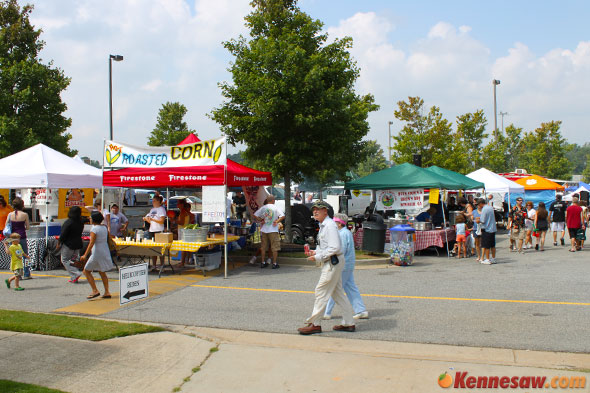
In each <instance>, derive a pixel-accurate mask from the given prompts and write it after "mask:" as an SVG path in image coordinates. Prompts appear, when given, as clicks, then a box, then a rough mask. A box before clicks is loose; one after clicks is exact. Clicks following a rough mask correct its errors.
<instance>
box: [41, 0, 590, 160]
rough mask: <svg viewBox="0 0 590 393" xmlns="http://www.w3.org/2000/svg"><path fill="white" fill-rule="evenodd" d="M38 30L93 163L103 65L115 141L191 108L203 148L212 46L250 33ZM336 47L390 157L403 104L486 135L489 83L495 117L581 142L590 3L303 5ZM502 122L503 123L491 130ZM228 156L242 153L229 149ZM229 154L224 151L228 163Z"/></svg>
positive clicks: (50, 23) (191, 6) (79, 26)
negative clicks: (169, 111) (163, 113)
mask: <svg viewBox="0 0 590 393" xmlns="http://www.w3.org/2000/svg"><path fill="white" fill-rule="evenodd" d="M33 4H35V10H34V11H33V15H32V20H33V23H35V24H36V25H37V26H38V27H41V28H43V30H44V33H43V35H42V38H43V39H44V40H45V41H46V42H47V46H46V48H45V50H44V52H43V58H44V59H46V60H49V59H52V60H53V61H54V64H55V65H56V66H58V67H60V68H62V69H63V70H64V72H65V73H66V75H68V76H70V77H71V78H72V84H71V86H70V87H69V88H68V90H67V91H66V92H65V93H64V95H63V98H64V100H65V101H66V103H67V104H68V108H69V109H68V115H69V116H70V117H71V118H72V127H71V129H70V132H71V133H72V135H73V137H74V138H73V141H72V145H73V147H74V148H76V149H78V150H79V151H80V153H81V154H83V155H89V156H91V157H93V158H98V157H100V150H101V146H102V138H104V137H107V135H108V67H107V65H108V62H107V59H108V55H109V54H110V53H112V54H122V55H124V56H125V60H124V61H123V62H120V63H116V64H114V65H113V96H114V98H113V102H114V111H113V112H114V128H115V139H117V140H120V141H122V142H128V143H129V142H132V143H135V144H140V145H141V144H145V143H146V142H147V136H148V134H149V132H150V131H151V130H152V129H153V127H154V125H155V122H156V116H157V113H158V109H159V108H160V106H161V105H162V103H164V102H166V101H179V102H181V103H183V104H184V105H186V106H187V108H188V114H187V116H186V121H187V122H188V124H189V126H190V127H191V128H193V129H196V130H197V132H198V133H199V136H201V137H202V138H214V137H217V136H219V128H218V127H217V125H216V124H215V123H214V122H213V121H211V120H210V119H208V118H207V117H206V114H207V113H209V112H210V111H211V109H213V108H214V107H217V106H219V105H220V104H221V102H222V99H221V96H220V93H219V89H218V87H217V83H218V82H220V81H223V80H227V79H228V78H229V77H230V76H229V74H228V73H227V71H226V68H227V65H228V61H229V60H230V57H229V55H228V54H227V53H226V51H225V50H224V49H223V48H222V46H221V44H220V43H221V42H222V41H224V40H227V39H230V38H232V37H237V36H238V35H239V34H245V33H247V32H246V31H245V28H244V26H243V17H244V16H245V15H246V14H247V13H248V12H249V11H250V8H249V5H248V1H245V0H216V1H211V0H191V1H190V3H189V2H187V1H186V0H150V1H139V2H138V1H134V0H104V1H94V0H52V1H50V2H49V1H41V0H34V1H33ZM299 5H300V7H301V8H302V9H303V10H304V11H305V12H308V13H309V14H310V15H311V16H312V17H314V18H318V19H320V20H322V21H323V22H324V23H325V29H326V31H327V32H328V33H329V35H330V36H331V37H341V36H344V35H347V36H352V37H353V39H354V42H355V45H354V47H353V49H352V54H353V56H354V57H355V59H356V61H357V63H358V65H359V66H360V68H361V76H360V78H359V80H358V83H357V90H358V92H359V94H367V93H371V94H374V96H375V99H376V102H377V103H378V104H379V105H380V106H381V109H380V110H379V111H378V112H375V113H372V114H371V115H370V118H369V123H370V126H371V131H370V132H369V135H368V136H367V139H375V140H377V141H378V142H379V143H380V144H381V145H382V146H384V147H386V146H387V142H388V140H387V122H388V121H389V120H393V121H394V125H393V127H392V131H393V134H394V135H395V133H396V132H397V131H398V130H399V129H400V128H401V127H402V124H401V123H399V122H397V120H395V119H394V117H393V111H394V110H395V108H396V103H397V102H398V101H400V100H404V99H406V98H407V97H408V96H409V95H417V96H420V97H422V98H423V99H424V100H425V102H426V105H427V106H432V105H437V106H439V107H440V108H441V111H442V112H443V114H444V115H445V117H446V118H448V119H449V120H451V121H454V120H455V117H456V116H458V115H460V114H463V113H466V112H471V111H475V110H477V109H483V110H484V112H485V114H486V116H487V118H488V131H491V129H492V128H493V101H492V85H491V81H492V79H494V78H496V79H500V80H501V81H502V83H501V85H500V86H498V111H504V112H508V113H509V115H508V116H507V117H506V118H505V124H510V123H512V122H513V123H515V125H517V126H519V127H523V128H524V130H525V131H531V130H534V129H535V128H536V127H538V126H539V125H540V124H541V122H546V121H550V120H562V121H563V125H562V133H563V135H564V136H565V137H566V138H567V139H568V140H570V141H571V142H576V143H584V142H586V141H588V135H589V134H590V132H589V131H590V129H589V126H588V115H587V105H588V102H590V37H589V31H590V29H588V28H587V26H588V16H589V15H590V12H589V11H590V2H583V1H565V2H549V1H537V2H534V1H512V2H507V1H494V2H476V1H419V2H416V1H382V0H379V1H378V0H366V1H362V2H360V1H352V0H344V1H337V0H302V1H301V2H300V3H299ZM499 120H500V119H498V121H499ZM234 150H237V149H234ZM230 152H231V149H230Z"/></svg>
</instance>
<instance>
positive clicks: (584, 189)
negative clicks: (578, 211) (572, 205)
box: [563, 186, 590, 202]
mask: <svg viewBox="0 0 590 393" xmlns="http://www.w3.org/2000/svg"><path fill="white" fill-rule="evenodd" d="M582 191H587V192H590V190H589V189H587V188H586V187H584V186H580V187H578V189H577V190H575V191H572V192H570V193H569V194H567V195H564V196H563V200H564V201H566V202H571V201H572V198H573V196H574V195H576V194H578V195H580V192H582Z"/></svg>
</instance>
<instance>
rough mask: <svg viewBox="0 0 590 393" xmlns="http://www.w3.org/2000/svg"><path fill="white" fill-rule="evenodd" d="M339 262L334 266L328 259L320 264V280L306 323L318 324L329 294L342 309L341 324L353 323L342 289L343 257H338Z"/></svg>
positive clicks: (349, 306)
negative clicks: (311, 310)
mask: <svg viewBox="0 0 590 393" xmlns="http://www.w3.org/2000/svg"><path fill="white" fill-rule="evenodd" d="M339 260H340V263H338V265H336V266H334V265H332V264H331V263H330V261H328V262H325V263H324V265H323V266H322V274H321V276H320V281H318V285H317V286H316V287H315V302H314V304H313V312H312V314H311V317H309V318H308V319H307V322H308V323H313V324H314V325H319V324H320V321H321V319H322V317H323V316H324V311H325V310H326V306H327V305H328V301H329V300H330V296H331V297H332V299H334V301H335V302H336V304H337V305H339V306H340V307H341V309H342V325H344V326H350V325H354V319H353V318H352V306H351V305H350V302H349V301H348V298H347V297H346V293H344V290H343V289H342V270H344V257H343V256H340V257H339Z"/></svg>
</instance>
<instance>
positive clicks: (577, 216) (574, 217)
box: [566, 205, 582, 229]
mask: <svg viewBox="0 0 590 393" xmlns="http://www.w3.org/2000/svg"><path fill="white" fill-rule="evenodd" d="M566 214H567V218H566V221H567V227H568V228H572V229H574V228H582V218H581V215H582V208H581V207H580V206H578V205H571V206H570V207H568V208H567V210H566Z"/></svg>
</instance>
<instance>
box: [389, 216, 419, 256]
mask: <svg viewBox="0 0 590 393" xmlns="http://www.w3.org/2000/svg"><path fill="white" fill-rule="evenodd" d="M415 231H416V230H415V229H414V228H412V227H411V226H409V225H396V226H394V227H393V228H389V233H390V252H389V253H390V257H391V263H392V264H394V265H397V266H410V265H411V264H412V263H413V262H414V232H415Z"/></svg>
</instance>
